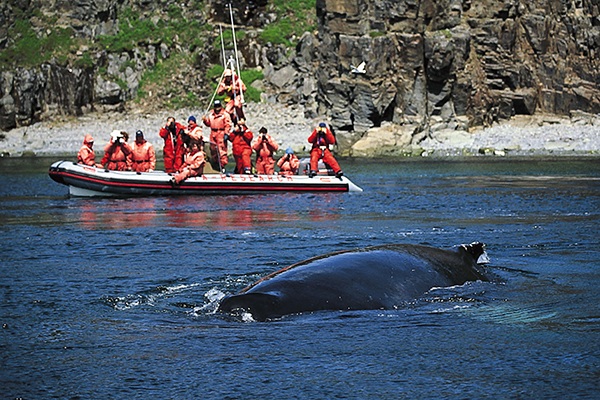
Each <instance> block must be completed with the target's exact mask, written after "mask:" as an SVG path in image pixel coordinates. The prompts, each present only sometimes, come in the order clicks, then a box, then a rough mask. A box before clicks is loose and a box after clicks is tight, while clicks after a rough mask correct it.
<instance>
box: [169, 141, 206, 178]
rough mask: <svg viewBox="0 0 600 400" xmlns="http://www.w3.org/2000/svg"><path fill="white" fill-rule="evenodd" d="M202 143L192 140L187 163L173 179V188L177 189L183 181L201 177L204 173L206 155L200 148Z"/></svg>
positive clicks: (186, 157) (186, 158) (186, 159)
mask: <svg viewBox="0 0 600 400" xmlns="http://www.w3.org/2000/svg"><path fill="white" fill-rule="evenodd" d="M200 145H201V143H200V142H199V141H197V140H194V139H191V140H190V152H189V153H188V154H187V155H186V156H185V162H184V163H183V165H182V166H181V168H180V170H179V171H178V173H177V175H175V176H174V177H173V178H171V181H170V182H171V186H173V187H175V186H177V185H179V184H180V183H181V182H182V181H184V180H185V179H187V178H190V177H192V176H201V175H202V173H204V165H205V164H206V158H205V157H206V154H204V151H203V150H202V148H201V147H200Z"/></svg>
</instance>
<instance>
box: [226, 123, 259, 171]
mask: <svg viewBox="0 0 600 400" xmlns="http://www.w3.org/2000/svg"><path fill="white" fill-rule="evenodd" d="M253 136H254V135H253V134H252V132H251V131H250V129H248V127H247V126H246V120H245V119H244V118H240V120H239V121H238V123H237V125H236V126H235V128H234V129H233V131H232V132H231V133H230V134H229V140H230V141H231V143H232V146H231V147H232V152H233V158H234V159H235V173H236V174H251V173H252V161H251V160H250V156H251V155H252V147H251V146H250V143H252V137H253Z"/></svg>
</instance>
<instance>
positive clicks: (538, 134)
mask: <svg viewBox="0 0 600 400" xmlns="http://www.w3.org/2000/svg"><path fill="white" fill-rule="evenodd" d="M203 114H204V110H193V109H191V110H189V109H188V110H178V111H176V112H172V111H161V112H156V113H147V112H145V111H143V110H136V109H131V110H128V111H127V112H126V113H116V112H113V113H97V112H95V113H89V114H86V115H83V116H80V117H63V118H62V119H60V120H53V121H45V122H39V123H36V124H34V125H31V126H28V127H20V128H16V129H12V130H10V131H8V132H5V133H3V134H2V135H3V138H2V139H1V140H0V155H1V156H2V157H27V156H36V157H46V156H56V157H59V156H61V157H65V158H67V157H68V158H72V157H75V154H76V153H77V151H78V150H79V148H80V147H81V143H82V140H83V137H84V136H85V134H87V133H90V134H92V136H94V138H95V141H96V145H95V150H96V154H97V155H98V154H100V153H101V152H102V148H103V146H104V144H105V143H107V142H108V140H109V138H110V132H111V131H112V130H115V129H119V130H125V131H127V132H129V133H130V134H133V133H134V132H135V131H137V130H142V131H143V132H144V133H145V136H146V139H147V140H148V141H150V142H151V143H153V144H154V147H155V150H156V153H157V157H158V158H159V159H160V158H162V147H163V141H162V139H161V138H160V137H159V136H158V131H159V129H160V127H161V126H162V125H163V124H164V123H165V121H166V119H167V117H168V116H170V115H173V116H174V117H175V118H176V119H177V120H178V121H179V122H183V123H185V121H186V120H187V118H188V116H190V115H194V116H196V117H197V118H200V117H201V116H202V115H203ZM246 114H247V116H248V126H249V127H250V129H251V130H252V131H253V132H255V133H256V132H258V130H259V129H260V127H262V126H264V127H266V128H267V129H268V131H269V133H270V134H271V135H272V136H273V137H274V138H275V140H276V141H277V143H278V144H279V146H280V150H279V153H280V154H283V152H284V151H285V149H286V148H287V147H292V148H293V149H294V151H295V152H296V153H297V154H298V155H305V154H307V153H308V150H309V145H308V143H307V141H306V139H307V138H308V136H309V134H310V133H311V131H312V129H313V128H314V126H316V124H317V123H318V122H319V121H320V119H319V118H314V119H312V118H306V117H305V115H304V108H303V107H297V106H290V107H285V106H282V105H278V104H270V103H260V104H257V103H252V104H249V105H248V106H247V108H246ZM209 133H210V132H209V131H208V130H205V131H204V136H205V138H207V137H208V135H209ZM371 139H373V138H371ZM374 143H381V145H379V146H377V145H375V146H373V148H372V149H371V150H368V149H367V150H364V148H363V149H362V151H361V152H358V151H353V148H346V149H341V148H338V149H336V150H337V153H338V154H340V155H345V156H351V157H376V156H381V155H384V156H396V157H406V156H412V157H424V156H428V157H448V156H450V157H452V156H481V155H486V156H496V157H502V156H513V155H519V156H523V155H533V156H538V155H539V156H546V155H553V156H582V155H588V156H593V155H599V154H600V115H591V114H585V113H577V112H574V113H572V114H571V116H570V117H558V116H522V115H519V116H516V117H513V118H512V119H510V120H508V121H505V122H503V123H501V124H496V125H493V126H492V127H488V128H477V129H471V130H470V131H465V130H439V131H434V132H432V133H430V134H429V135H428V136H427V137H426V138H425V139H424V140H422V141H421V142H420V143H418V144H412V145H408V146H400V147H394V146H389V145H387V144H385V141H383V142H382V141H380V142H378V141H377V140H376V139H374ZM382 148H384V150H385V151H383V152H382V151H381V149H382ZM279 153H278V154H279Z"/></svg>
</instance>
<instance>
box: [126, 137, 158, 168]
mask: <svg viewBox="0 0 600 400" xmlns="http://www.w3.org/2000/svg"><path fill="white" fill-rule="evenodd" d="M129 157H130V159H131V170H132V171H136V172H152V171H154V169H155V168H156V156H155V154H154V147H153V146H152V143H150V142H148V141H147V140H146V139H144V132H142V131H137V132H136V133H135V142H133V144H132V145H131V154H130V155H129Z"/></svg>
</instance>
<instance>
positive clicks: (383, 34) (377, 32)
mask: <svg viewBox="0 0 600 400" xmlns="http://www.w3.org/2000/svg"><path fill="white" fill-rule="evenodd" d="M369 36H371V37H372V38H376V37H381V36H385V33H383V32H379V31H371V32H369Z"/></svg>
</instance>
